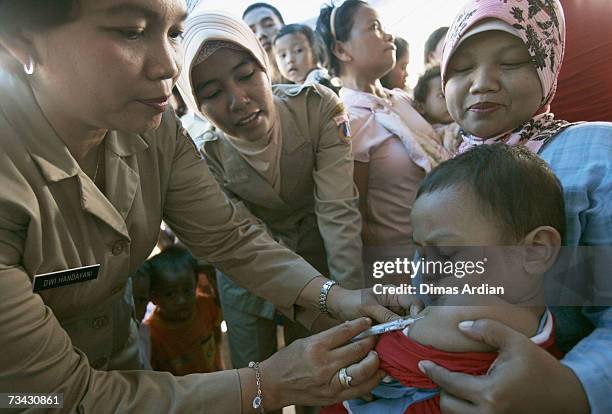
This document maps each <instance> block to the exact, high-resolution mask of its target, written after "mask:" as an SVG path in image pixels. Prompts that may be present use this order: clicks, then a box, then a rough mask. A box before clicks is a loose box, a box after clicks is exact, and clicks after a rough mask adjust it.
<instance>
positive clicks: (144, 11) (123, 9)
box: [101, 3, 187, 21]
mask: <svg viewBox="0 0 612 414" xmlns="http://www.w3.org/2000/svg"><path fill="white" fill-rule="evenodd" d="M101 13H104V14H106V15H109V16H118V15H121V14H132V15H137V16H144V17H145V18H147V19H151V20H153V19H159V18H160V15H159V13H157V12H156V11H155V10H153V9H151V8H149V7H146V6H142V5H140V4H131V3H127V4H117V5H115V6H111V7H109V8H107V9H104V10H101ZM185 19H187V12H186V11H184V12H183V13H181V14H180V15H179V16H178V20H179V21H183V20H185Z"/></svg>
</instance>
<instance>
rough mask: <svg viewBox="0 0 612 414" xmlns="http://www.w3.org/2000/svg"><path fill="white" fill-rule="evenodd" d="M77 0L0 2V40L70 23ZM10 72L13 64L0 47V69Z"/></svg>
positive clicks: (74, 16)
mask: <svg viewBox="0 0 612 414" xmlns="http://www.w3.org/2000/svg"><path fill="white" fill-rule="evenodd" d="M78 6H79V0H0V37H12V36H15V35H16V34H17V33H18V32H19V31H44V30H47V29H51V28H53V27H57V26H61V25H62V24H65V23H68V22H71V21H73V20H74V19H76V18H77V16H78ZM2 65H4V66H7V68H8V69H14V68H15V66H16V62H14V59H12V57H10V55H8V52H7V51H6V50H5V49H4V48H3V47H2V46H0V66H2Z"/></svg>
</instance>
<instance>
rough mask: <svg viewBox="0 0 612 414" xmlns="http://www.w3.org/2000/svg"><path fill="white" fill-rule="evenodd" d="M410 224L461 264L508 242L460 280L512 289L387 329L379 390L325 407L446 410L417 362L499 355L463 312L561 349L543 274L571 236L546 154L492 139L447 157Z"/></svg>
mask: <svg viewBox="0 0 612 414" xmlns="http://www.w3.org/2000/svg"><path fill="white" fill-rule="evenodd" d="M449 212H452V214H449ZM412 223H413V226H414V232H413V235H414V239H415V242H416V244H417V245H418V246H419V249H420V250H422V251H424V252H425V253H424V254H423V256H424V257H426V259H427V260H432V261H434V260H436V259H439V258H444V260H451V261H453V262H455V263H458V262H460V261H464V260H465V259H466V257H468V258H469V254H468V255H466V252H472V253H473V252H474V251H475V250H476V251H478V252H479V255H480V257H479V259H478V260H482V253H483V251H482V250H481V248H476V249H474V248H473V246H485V247H487V246H488V247H494V246H506V247H503V248H502V247H494V248H490V249H487V250H486V257H487V258H488V261H487V271H486V273H484V274H483V275H479V276H477V277H475V276H466V277H465V279H461V284H464V283H469V280H468V279H469V278H470V277H471V278H475V279H474V280H473V281H472V283H477V284H480V283H483V282H487V283H488V284H490V285H491V286H503V287H504V288H505V291H504V293H498V294H497V295H486V296H482V297H477V298H476V297H472V296H470V295H467V294H463V295H458V294H446V295H441V296H439V297H438V298H437V299H436V300H435V301H434V302H433V305H435V306H431V305H430V306H428V307H426V308H425V309H424V310H423V311H422V313H421V314H420V315H419V316H421V315H425V317H424V318H423V319H420V320H418V321H416V323H415V324H414V325H412V326H411V327H410V328H409V329H406V330H405V331H404V332H402V331H396V332H390V333H387V334H384V335H382V336H381V338H380V340H379V342H378V345H377V346H376V351H377V352H378V355H379V358H380V368H381V369H383V370H384V371H386V372H387V374H389V375H390V376H391V378H389V381H383V383H381V384H380V385H379V386H378V387H377V388H375V389H374V390H373V391H372V394H373V395H374V396H375V397H377V398H378V399H377V400H374V401H362V400H350V401H345V402H344V403H343V405H342V404H339V405H336V406H332V407H327V408H325V409H324V410H323V411H322V412H321V413H322V414H331V413H334V414H338V413H347V412H351V413H353V414H365V413H383V412H384V413H391V414H393V413H396V414H400V413H408V414H433V413H440V405H439V401H440V400H439V392H440V390H439V388H438V386H437V385H436V384H435V383H433V382H432V381H431V380H430V379H429V378H428V377H427V376H426V375H425V374H424V373H423V372H422V371H421V370H420V369H419V366H418V364H419V362H420V361H422V360H429V361H433V362H435V363H436V364H438V365H440V366H443V367H445V368H446V369H449V370H451V371H459V372H463V373H466V374H471V375H484V374H486V373H487V371H488V370H489V368H490V367H491V365H492V364H493V362H494V361H495V359H496V358H497V353H496V352H494V351H495V350H494V349H492V348H491V347H489V346H488V345H486V344H484V343H483V342H478V341H475V340H472V339H470V338H468V337H466V336H465V335H463V334H462V333H461V332H460V331H459V329H458V324H459V323H460V322H462V321H473V320H478V319H482V318H489V319H494V320H498V321H500V322H502V323H504V324H505V325H507V326H509V327H511V328H512V329H514V330H516V331H518V332H520V333H522V334H524V335H525V336H526V337H529V338H531V340H532V341H533V342H535V343H536V344H538V345H539V346H540V347H542V348H544V349H546V350H548V351H549V352H550V353H551V354H553V355H554V356H556V357H560V356H561V354H560V352H559V351H558V349H557V347H556V345H555V336H554V320H553V317H552V314H551V313H550V312H549V311H548V310H547V309H546V307H545V306H544V296H543V274H544V273H545V272H546V271H547V270H548V269H549V268H550V267H552V265H553V264H554V262H555V260H556V258H557V255H558V252H559V248H560V246H561V242H562V240H563V238H564V235H565V209H564V203H563V193H562V189H561V185H560V184H559V181H558V180H557V178H556V177H555V175H554V174H553V173H552V171H551V170H550V168H549V167H548V166H547V165H546V163H545V162H544V161H543V160H541V159H540V158H539V157H538V156H537V155H535V154H533V153H532V152H530V151H529V150H527V149H526V148H524V147H509V146H506V145H503V144H495V145H490V146H484V145H483V146H480V147H476V148H474V149H472V150H470V151H468V152H466V153H465V154H462V155H459V156H457V157H456V158H454V159H452V160H450V161H446V162H444V163H442V164H440V165H439V166H438V167H437V168H436V169H434V170H432V172H431V173H429V174H428V175H427V176H426V177H425V179H424V180H423V182H422V184H421V187H420V188H419V192H418V194H417V199H416V201H415V203H414V207H413V210H412ZM510 246H522V247H524V249H513V248H512V247H510ZM534 247H537V248H539V249H541V250H539V253H536V249H534ZM431 253H435V257H432V254H431ZM470 259H471V260H472V261H473V260H474V259H476V257H472V258H470ZM446 279H447V280H449V281H450V282H449V281H447V280H444V279H442V282H441V283H439V284H438V286H452V285H454V284H458V282H459V279H457V278H456V277H453V276H449V277H447V278H446ZM347 375H351V373H350V370H349V371H348V372H347ZM345 407H346V408H349V411H347V409H346V408H345Z"/></svg>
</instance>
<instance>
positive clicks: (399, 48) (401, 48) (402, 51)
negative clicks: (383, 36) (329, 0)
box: [380, 37, 409, 89]
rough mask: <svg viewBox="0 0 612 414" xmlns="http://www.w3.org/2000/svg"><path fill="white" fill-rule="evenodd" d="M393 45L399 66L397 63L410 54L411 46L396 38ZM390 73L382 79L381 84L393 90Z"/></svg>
mask: <svg viewBox="0 0 612 414" xmlns="http://www.w3.org/2000/svg"><path fill="white" fill-rule="evenodd" d="M393 43H395V47H396V49H395V64H396V65H397V61H398V60H400V58H402V57H403V56H405V55H406V54H407V53H408V50H409V46H408V42H407V41H406V40H404V39H402V38H401V37H396V38H395V41H394V42H393ZM389 73H391V72H389ZM389 73H387V74H386V75H385V76H383V77H382V78H380V83H381V84H382V86H384V87H385V88H387V89H393V85H391V84H390V83H389V78H388V75H389Z"/></svg>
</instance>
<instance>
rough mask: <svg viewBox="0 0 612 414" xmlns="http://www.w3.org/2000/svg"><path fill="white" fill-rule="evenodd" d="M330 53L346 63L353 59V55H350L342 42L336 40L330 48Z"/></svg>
mask: <svg viewBox="0 0 612 414" xmlns="http://www.w3.org/2000/svg"><path fill="white" fill-rule="evenodd" d="M332 53H333V54H334V56H336V57H337V58H338V60H340V61H341V62H344V63H347V62H350V61H351V60H353V57H352V56H351V55H350V53H349V52H348V50H347V49H346V47H345V46H344V42H339V41H336V43H335V44H334V50H332Z"/></svg>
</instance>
